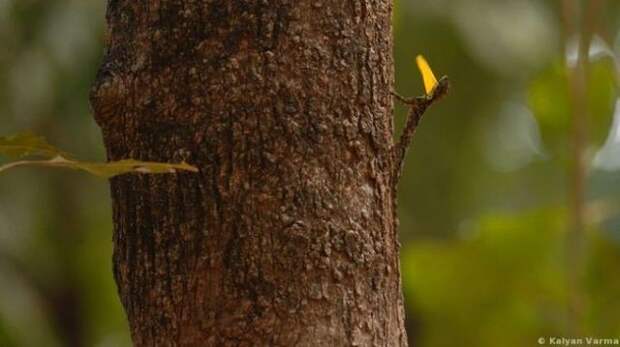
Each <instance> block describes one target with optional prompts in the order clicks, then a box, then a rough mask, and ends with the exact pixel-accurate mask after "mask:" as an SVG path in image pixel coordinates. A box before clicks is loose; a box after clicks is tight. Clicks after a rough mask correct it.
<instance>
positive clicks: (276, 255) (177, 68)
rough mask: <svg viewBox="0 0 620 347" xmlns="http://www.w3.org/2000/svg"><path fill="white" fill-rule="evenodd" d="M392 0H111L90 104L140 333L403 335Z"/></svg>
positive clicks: (126, 292) (366, 338)
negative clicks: (144, 169)
mask: <svg viewBox="0 0 620 347" xmlns="http://www.w3.org/2000/svg"><path fill="white" fill-rule="evenodd" d="M391 11H392V3H391V0H351V1H341V0H329V1H328V0H273V1H265V0H204V1H195V0H142V1H135V0H109V1H108V12H107V21H108V31H109V32H108V42H107V52H106V55H105V58H104V59H105V60H104V62H103V64H102V67H101V69H100V72H99V74H98V76H97V81H96V83H95V86H94V88H93V92H92V97H91V99H92V100H91V102H92V105H93V109H94V111H95V118H96V120H97V122H98V124H99V125H100V126H101V128H102V130H103V135H104V140H105V144H106V147H107V150H108V156H109V159H112V160H117V159H123V158H130V157H131V158H136V159H141V160H155V161H169V162H179V161H182V160H185V161H187V162H189V163H191V164H194V165H196V166H197V167H199V169H200V173H198V174H195V173H179V174H170V175H161V176H154V175H153V176H151V175H125V176H122V177H118V178H114V179H113V180H112V182H111V184H112V199H113V206H114V226H115V230H114V246H115V251H114V273H115V276H116V281H117V283H118V289H119V293H120V297H121V300H122V303H123V305H124V307H125V310H126V312H127V316H128V319H129V324H130V328H131V333H132V338H133V341H134V343H135V345H136V346H176V345H178V346H405V345H406V336H405V331H404V324H403V320H404V313H403V303H402V298H401V291H400V273H399V262H398V241H397V237H396V233H395V230H394V217H393V210H394V206H393V195H394V191H393V188H392V179H393V177H392V172H393V171H394V170H393V159H392V157H393V156H392V146H393V139H392V134H393V130H392V128H393V127H392V120H391V115H392V101H391V97H390V90H391V87H392V83H393V61H392V57H391V54H392V33H391V23H390V20H391V18H390V17H391Z"/></svg>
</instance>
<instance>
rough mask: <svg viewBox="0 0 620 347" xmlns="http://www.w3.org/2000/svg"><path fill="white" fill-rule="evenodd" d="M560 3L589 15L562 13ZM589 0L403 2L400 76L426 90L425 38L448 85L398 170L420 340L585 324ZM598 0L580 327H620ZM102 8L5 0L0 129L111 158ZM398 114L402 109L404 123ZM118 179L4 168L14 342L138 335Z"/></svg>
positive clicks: (608, 16)
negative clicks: (576, 178) (93, 93)
mask: <svg viewBox="0 0 620 347" xmlns="http://www.w3.org/2000/svg"><path fill="white" fill-rule="evenodd" d="M566 3H573V4H575V5H576V9H577V11H576V12H577V13H576V17H578V18H573V19H574V20H572V21H566V20H565V19H563V18H562V6H563V4H564V5H565V4H566ZM587 3H588V1H572V0H568V1H539V0H520V1H497V0H398V1H396V4H395V5H396V6H395V14H394V35H395V39H396V41H395V47H394V54H395V63H396V89H397V90H398V92H399V93H400V94H403V95H419V94H422V92H423V89H422V83H421V80H420V77H419V76H418V72H417V71H416V68H415V64H414V61H413V59H414V57H415V55H416V54H418V53H422V54H424V55H425V56H426V57H427V59H428V60H429V62H430V64H431V66H432V67H433V69H434V70H435V72H436V74H437V75H443V74H446V75H448V76H449V77H450V80H451V82H452V87H453V88H452V90H451V95H450V96H449V97H448V98H446V99H444V100H442V102H441V103H438V104H437V105H435V106H433V108H432V109H431V110H429V112H428V113H427V114H426V115H425V119H424V120H423V122H422V124H421V126H420V127H419V128H418V131H417V134H416V137H415V139H414V144H413V150H412V151H410V154H409V157H408V160H407V163H406V166H405V172H404V176H403V181H402V183H401V187H400V196H399V201H400V204H399V208H400V210H399V213H400V218H401V228H400V233H401V237H402V242H403V248H402V273H403V280H404V283H403V285H404V289H405V299H406V302H407V313H408V322H407V325H408V330H409V337H410V340H411V341H412V343H413V345H415V346H420V347H434V346H437V347H439V346H447V345H458V346H472V347H473V346H481V347H484V346H533V345H536V341H537V339H538V337H541V336H543V337H545V336H570V335H571V334H572V333H575V331H571V330H569V321H570V320H571V319H572V318H574V317H572V318H571V313H570V312H568V310H567V306H568V301H569V296H570V295H571V293H570V289H569V287H568V285H567V278H568V277H569V274H570V273H571V271H574V269H572V268H571V267H569V266H568V264H570V262H569V261H568V259H570V257H571V256H572V255H571V254H570V253H569V252H568V251H567V250H568V249H570V248H569V247H567V232H568V230H569V229H570V223H571V222H570V221H571V219H570V217H571V213H572V211H571V209H570V205H569V203H568V199H569V192H570V180H569V177H570V176H571V172H570V170H571V165H570V158H571V151H572V150H573V149H572V147H571V145H570V143H571V142H570V138H571V135H570V133H571V131H572V126H571V124H572V121H571V117H572V112H573V102H574V101H575V100H573V99H572V96H571V94H570V92H569V91H570V88H569V81H570V79H569V73H570V68H571V61H572V59H574V53H573V52H571V42H572V41H574V40H575V38H572V37H566V36H567V35H566V32H570V30H567V28H566V25H567V24H566V23H568V22H572V23H576V25H577V27H576V28H573V29H574V30H576V31H578V32H579V31H582V30H586V29H588V28H585V25H584V24H583V23H584V22H583V20H582V18H583V17H584V16H585V13H584V11H586V6H585V5H587ZM602 3H603V9H602V10H601V11H600V12H599V13H597V17H596V20H595V21H594V22H595V24H596V25H595V27H594V28H589V29H588V30H592V34H593V37H594V39H593V41H592V42H593V43H592V48H591V50H590V56H589V60H590V63H589V64H588V65H587V71H588V81H587V86H586V93H585V96H584V100H583V101H584V102H585V103H586V105H587V107H586V108H587V115H586V117H587V134H588V135H587V143H586V148H584V149H583V150H584V153H585V155H586V164H587V176H586V181H585V184H586V186H587V187H588V188H587V192H586V193H587V194H586V200H585V201H584V206H585V207H584V211H583V213H584V216H585V222H586V227H585V231H584V233H583V235H582V238H581V239H580V240H579V242H580V243H581V244H582V246H583V249H584V256H583V257H582V261H583V267H584V276H583V278H582V283H581V286H580V288H581V289H580V290H581V292H579V293H577V294H578V296H579V297H580V299H581V300H582V302H583V308H584V312H583V316H582V317H579V319H578V321H579V324H578V325H579V326H578V333H580V334H583V335H584V336H595V337H612V338H617V337H620V314H619V313H618V312H620V296H619V295H618V293H620V278H617V277H616V276H614V273H615V269H617V268H618V267H619V266H620V171H619V170H620V110H618V109H616V107H618V106H617V105H616V103H617V100H618V76H619V74H618V66H619V65H620V64H619V63H618V57H617V56H618V54H620V35H619V31H620V30H619V29H620V12H619V11H618V10H619V9H620V3H619V2H617V1H613V0H606V1H603V2H602ZM104 10H105V9H104V1H92V0H88V1H86V0H52V1H43V0H0V42H1V43H2V49H0V115H1V116H0V117H1V120H2V132H1V134H0V135H5V134H11V133H15V132H18V131H20V130H24V129H29V130H32V131H34V132H36V133H39V134H43V135H45V136H46V137H48V138H49V139H50V142H52V143H55V144H58V145H59V146H60V147H61V148H64V149H67V150H68V151H70V152H72V153H76V155H77V156H79V157H80V158H91V159H93V160H101V159H103V158H104V150H103V146H102V142H101V137H100V134H99V130H98V129H97V127H96V125H95V124H94V121H93V120H92V118H91V116H90V115H89V109H88V103H87V100H88V97H87V95H88V89H89V86H90V83H91V81H92V79H93V77H94V75H95V71H96V69H97V66H98V63H99V59H100V56H101V53H102V41H103V18H104ZM404 111H405V110H404V109H403V108H402V107H401V106H397V112H396V118H395V120H396V125H397V129H401V127H402V124H403V122H404V114H405V112H404ZM614 112H615V113H616V115H615V116H614ZM107 189H108V188H107V184H106V183H105V182H104V181H101V180H96V179H93V178H91V177H88V176H86V175H80V174H76V173H72V172H52V171H46V170H16V171H15V172H9V173H7V174H3V175H2V177H1V180H0V298H2V299H0V346H81V345H84V346H128V345H129V337H128V331H127V326H126V322H125V318H124V315H123V312H122V308H121V306H120V303H119V301H118V298H117V296H116V290H115V286H114V283H113V279H112V275H111V261H110V256H111V228H112V227H111V211H110V203H109V196H108V193H107ZM76 260H77V261H76Z"/></svg>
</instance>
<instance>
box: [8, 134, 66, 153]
mask: <svg viewBox="0 0 620 347" xmlns="http://www.w3.org/2000/svg"><path fill="white" fill-rule="evenodd" d="M0 155H3V156H7V157H9V158H24V157H29V156H34V157H43V158H54V157H55V156H58V155H60V156H64V157H69V155H68V154H67V153H64V152H63V151H61V150H59V149H58V148H56V147H54V146H52V145H50V144H49V143H47V141H45V139H44V138H43V137H41V136H37V135H34V134H32V133H30V132H24V133H19V134H15V135H9V136H0Z"/></svg>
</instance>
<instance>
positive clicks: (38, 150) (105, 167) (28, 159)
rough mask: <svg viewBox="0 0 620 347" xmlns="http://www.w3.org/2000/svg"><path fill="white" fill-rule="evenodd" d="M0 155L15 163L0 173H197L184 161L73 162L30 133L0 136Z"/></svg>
mask: <svg viewBox="0 0 620 347" xmlns="http://www.w3.org/2000/svg"><path fill="white" fill-rule="evenodd" d="M0 156H5V157H8V158H10V159H14V160H15V161H12V162H9V163H7V164H4V165H2V166H0V172H2V171H5V170H8V169H12V168H15V167H20V166H44V167H59V168H67V169H73V170H81V171H85V172H88V173H90V174H92V175H95V176H99V177H103V178H110V177H114V176H117V175H122V174H126V173H148V174H162V173H175V172H177V171H191V172H198V169H197V168H196V167H194V166H192V165H189V164H187V163H185V162H181V163H178V164H169V163H157V162H148V161H138V160H133V159H124V160H119V161H113V162H108V163H96V162H87V161H79V160H76V159H73V158H72V157H71V156H70V155H69V154H68V153H66V152H64V151H62V150H60V149H58V148H56V147H54V146H52V145H50V144H49V143H48V142H47V141H46V140H45V139H44V138H43V137H40V136H37V135H34V134H32V133H19V134H15V135H10V136H4V137H2V136H0Z"/></svg>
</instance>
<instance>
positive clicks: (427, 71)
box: [415, 55, 437, 95]
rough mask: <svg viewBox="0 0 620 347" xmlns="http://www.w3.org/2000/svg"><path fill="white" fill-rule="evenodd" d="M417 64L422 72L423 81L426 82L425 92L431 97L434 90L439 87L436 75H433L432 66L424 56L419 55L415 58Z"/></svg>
mask: <svg viewBox="0 0 620 347" xmlns="http://www.w3.org/2000/svg"><path fill="white" fill-rule="evenodd" d="M415 61H416V64H417V65H418V69H419V70H420V74H421V75H422V80H423V81H424V90H425V92H426V95H431V93H432V92H433V89H435V87H436V86H437V78H435V74H433V70H431V67H430V65H428V62H427V61H426V59H424V57H423V56H422V55H418V56H417V57H416V58H415Z"/></svg>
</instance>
